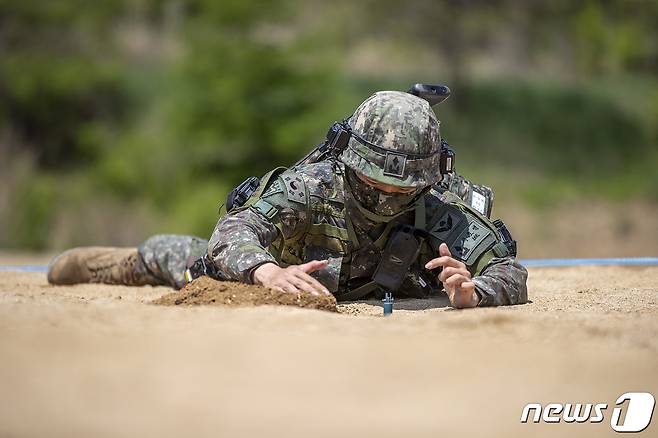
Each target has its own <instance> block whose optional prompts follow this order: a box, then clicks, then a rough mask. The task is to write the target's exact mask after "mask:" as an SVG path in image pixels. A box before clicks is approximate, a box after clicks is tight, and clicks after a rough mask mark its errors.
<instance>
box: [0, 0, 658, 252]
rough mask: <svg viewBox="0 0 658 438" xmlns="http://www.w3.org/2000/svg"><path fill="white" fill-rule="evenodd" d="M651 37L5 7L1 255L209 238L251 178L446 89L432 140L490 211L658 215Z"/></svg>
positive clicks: (614, 26)
mask: <svg viewBox="0 0 658 438" xmlns="http://www.w3.org/2000/svg"><path fill="white" fill-rule="evenodd" d="M656 21H658V6H656V4H655V2H633V1H623V0H618V1H605V2H603V1H602V2H593V1H590V2H570V1H566V0H560V1H555V2H546V3H545V4H544V3H542V4H539V3H537V2H528V4H525V5H523V6H521V5H519V3H518V2H511V1H495V2H491V1H489V2H484V1H447V0H446V1H438V2H436V1H429V0H420V1H416V2H412V3H410V4H405V5H404V7H403V6H401V5H400V4H399V3H397V2H392V1H387V0H384V1H378V2H372V1H366V2H363V3H360V4H353V3H351V2H347V1H338V2H331V4H328V3H325V2H320V1H319V0H313V1H306V2H302V1H301V0H275V1H270V2H260V1H256V0H241V1H233V0H231V1H215V0H161V1H159V0H107V1H104V2H89V1H85V0H61V1H56V2H42V1H36V0H20V1H19V0H0V184H1V187H0V207H2V208H1V211H0V247H19V248H30V249H43V248H48V247H61V246H66V245H69V244H72V243H78V244H79V243H93V242H97V241H98V238H99V236H102V237H103V240H104V242H98V243H114V244H135V243H137V241H138V240H139V239H143V238H145V237H147V235H148V234H150V233H154V232H179V233H193V234H198V235H202V236H207V235H208V234H209V233H210V231H211V229H212V226H213V223H214V222H215V220H216V218H217V210H218V207H219V206H220V204H221V203H222V200H223V199H224V197H225V195H226V193H227V191H228V190H230V188H231V187H233V186H234V185H235V184H237V183H239V182H240V181H241V180H242V179H244V178H245V177H246V176H248V175H252V174H253V175H259V174H262V173H264V172H266V171H267V170H269V169H270V168H271V167H273V166H276V165H287V164H290V163H292V162H294V161H296V160H297V159H298V158H299V157H301V156H302V155H303V154H304V153H305V152H306V151H308V150H309V149H310V148H311V147H312V146H313V145H315V144H316V143H318V142H319V141H321V139H322V137H323V135H324V133H325V132H326V129H327V127H328V126H329V124H330V123H331V122H332V121H334V120H338V119H341V118H343V117H345V116H346V115H348V114H349V112H350V111H351V110H353V108H354V107H355V106H356V105H357V104H358V103H359V102H360V101H362V100H363V99H364V98H366V97H367V96H368V95H369V94H370V93H372V92H373V91H376V90H378V89H406V88H407V87H408V86H409V85H410V84H411V83H413V82H422V81H425V82H434V83H436V82H445V83H448V84H449V85H450V86H451V87H452V88H453V91H454V93H453V97H452V98H451V99H450V100H449V101H447V102H446V103H444V104H442V105H441V106H440V107H439V108H438V109H437V113H438V115H439V118H440V119H441V121H442V132H443V134H444V136H446V138H447V139H448V140H449V141H450V143H451V144H452V145H453V146H454V147H455V149H456V150H457V153H458V168H459V170H460V171H461V172H463V173H465V174H466V175H467V176H469V177H471V178H472V179H474V180H476V181H478V182H481V183H485V184H489V185H493V186H494V187H495V189H496V191H497V192H501V193H508V194H509V196H513V197H517V198H518V199H521V200H523V201H526V202H528V203H529V204H531V205H534V206H539V207H541V206H545V205H547V204H550V203H555V202H559V200H560V199H562V198H563V197H564V196H568V197H571V198H576V199H577V198H578V197H579V196H598V197H603V198H612V199H619V200H624V199H628V198H629V197H639V198H644V199H649V200H653V201H656V200H658V199H657V198H656V196H657V195H656V193H658V173H656V172H655V169H654V168H653V167H654V166H655V163H656V162H658V127H657V120H658V91H657V89H658V88H657V87H656V85H658V79H657V73H658V46H657V43H656V41H658V31H657V30H656V27H655V22H656ZM99 212H100V213H99ZM131 215H132V216H134V217H135V219H134V221H132V222H131V220H130V217H131ZM112 217H116V218H127V219H121V220H119V219H116V220H112V219H111V218H112ZM138 217H139V219H138Z"/></svg>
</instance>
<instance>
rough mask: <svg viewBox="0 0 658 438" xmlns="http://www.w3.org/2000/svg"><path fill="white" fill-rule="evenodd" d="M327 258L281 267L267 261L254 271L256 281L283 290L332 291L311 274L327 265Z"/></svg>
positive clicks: (323, 292) (316, 293) (321, 292)
mask: <svg viewBox="0 0 658 438" xmlns="http://www.w3.org/2000/svg"><path fill="white" fill-rule="evenodd" d="M327 264H328V262H327V260H313V261H310V262H308V263H304V264H302V265H291V266H288V267H287V268H281V267H280V266H277V265H275V264H274V263H266V264H264V265H261V266H259V267H258V268H256V270H255V271H254V283H256V284H260V285H262V286H265V287H269V288H272V289H276V290H279V291H282V292H290V293H298V292H300V291H307V292H310V293H312V294H314V295H319V294H327V295H330V294H331V292H329V291H328V290H327V288H326V287H324V286H323V285H322V283H320V282H319V281H317V280H316V279H315V278H313V277H311V276H310V275H309V274H310V273H311V272H315V271H318V270H320V269H324V268H326V267H327Z"/></svg>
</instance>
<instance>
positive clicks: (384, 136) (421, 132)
mask: <svg viewBox="0 0 658 438" xmlns="http://www.w3.org/2000/svg"><path fill="white" fill-rule="evenodd" d="M349 124H350V127H351V129H352V136H351V138H350V140H349V143H348V145H347V148H346V149H345V151H344V152H343V153H342V154H341V156H340V160H341V161H342V162H343V163H344V164H345V165H346V166H347V167H349V168H351V169H354V170H356V171H359V172H361V173H363V174H364V175H366V176H368V177H370V178H372V179H375V180H377V181H379V182H382V183H385V184H390V185H394V186H401V187H421V188H422V187H428V186H430V185H432V184H434V183H436V182H438V181H440V180H441V173H440V170H439V159H440V154H439V152H440V145H441V136H440V134H439V121H438V120H437V119H436V115H435V114H434V111H433V110H432V107H430V105H429V104H428V103H427V101H426V100H424V99H421V98H419V97H416V96H413V95H411V94H408V93H403V92H400V91H380V92H378V93H375V94H373V95H372V96H370V97H369V98H368V99H366V100H365V101H364V102H363V103H362V104H361V105H360V106H359V107H358V108H357V109H356V111H355V112H354V114H353V115H352V117H351V118H350V122H349Z"/></svg>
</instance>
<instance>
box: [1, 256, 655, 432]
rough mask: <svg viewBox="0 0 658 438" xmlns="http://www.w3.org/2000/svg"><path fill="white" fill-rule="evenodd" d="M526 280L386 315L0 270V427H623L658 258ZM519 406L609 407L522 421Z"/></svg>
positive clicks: (401, 305) (649, 374)
mask: <svg viewBox="0 0 658 438" xmlns="http://www.w3.org/2000/svg"><path fill="white" fill-rule="evenodd" d="M529 286H530V295H531V300H532V303H530V304H527V305H523V306H513V307H507V308H498V309H475V310H465V311H456V310H452V309H450V308H448V307H446V302H445V300H442V299H436V300H424V301H423V300H411V301H398V302H396V311H395V313H394V315H393V316H392V317H389V318H383V317H381V316H380V315H381V307H380V306H379V303H350V304H341V305H339V310H340V311H341V313H338V314H336V313H330V312H324V311H318V310H304V309H297V308H288V307H270V306H264V307H255V308H237V309H236V308H222V307H211V306H193V307H182V306H156V305H152V304H149V302H150V301H152V300H154V299H156V298H159V297H160V296H162V295H164V294H166V293H169V292H171V290H169V289H166V288H152V287H142V288H127V287H115V286H104V285H80V286H74V287H51V286H49V285H47V284H46V280H45V275H44V274H38V273H17V272H0V388H1V390H2V396H1V398H0V400H1V401H0V437H2V438H4V437H11V438H13V437H38V436H48V437H67V438H68V437H122V436H125V437H128V436H130V437H132V436H138V437H158V438H164V437H180V436H192V437H218V436H230V437H235V436H282V437H337V436H360V437H363V436H374V437H400V436H428V437H439V436H510V437H527V436H537V437H549V436H550V437H554V436H560V437H563V436H578V437H599V436H614V435H616V433H614V432H613V431H612V430H611V428H610V425H609V422H610V418H611V414H612V407H613V406H614V403H615V400H616V398H617V397H618V396H619V395H621V394H622V393H625V392H628V391H647V392H651V393H653V394H654V396H658V336H657V334H658V268H656V267H653V268H621V267H606V268H594V267H592V268H552V269H547V268H543V269H542V268H538V269H533V270H531V271H530V279H529ZM529 402H538V403H542V404H544V405H545V404H547V403H550V402H561V403H575V402H580V403H587V402H591V403H608V404H609V408H608V410H607V411H606V412H605V413H606V417H605V421H603V423H600V424H590V423H586V424H565V423H560V424H557V425H555V424H550V425H549V424H532V423H531V424H520V422H519V418H520V415H521V410H522V408H523V406H524V405H525V404H526V403H529ZM656 416H658V415H654V417H656ZM656 423H658V420H656V419H655V418H654V421H653V424H651V425H650V426H649V427H648V428H647V429H646V430H645V431H644V432H642V433H641V434H640V435H639V436H658V424H656Z"/></svg>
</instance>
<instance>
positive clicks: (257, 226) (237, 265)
mask: <svg viewBox="0 0 658 438" xmlns="http://www.w3.org/2000/svg"><path fill="white" fill-rule="evenodd" d="M291 175H293V177H295V175H294V173H292V172H284V173H283V174H282V175H281V177H280V178H278V179H276V180H274V181H273V182H272V183H271V184H270V185H268V186H267V187H266V189H265V191H264V193H263V194H262V196H261V197H260V198H257V199H252V200H250V201H249V202H248V205H249V206H248V207H247V208H245V209H243V210H241V211H237V212H232V213H229V214H227V215H226V216H224V217H223V218H221V219H220V220H219V221H218V222H217V225H216V226H215V230H214V231H213V233H212V236H211V238H210V242H209V243H208V255H209V256H210V258H211V259H212V260H213V262H214V264H215V266H216V267H217V269H218V270H220V271H221V272H222V273H223V274H224V275H225V276H226V277H228V278H230V279H232V280H237V281H241V282H244V283H252V282H253V279H252V273H253V271H254V270H255V269H256V268H257V267H259V266H261V265H263V264H265V263H276V264H279V260H277V257H276V256H275V255H274V254H272V253H271V252H270V250H269V248H270V247H271V245H272V243H274V242H276V241H277V239H279V238H281V239H282V240H283V241H284V240H288V239H293V238H295V237H296V236H299V235H300V234H301V232H302V231H303V229H304V224H305V220H306V217H307V215H306V206H307V199H308V196H307V193H306V188H305V185H304V183H303V181H301V178H300V179H292V181H293V185H294V187H295V188H298V189H299V190H298V191H296V192H295V193H294V194H293V195H290V194H289V191H287V184H288V185H290V181H291V179H290V176H291ZM285 178H289V179H288V181H285ZM284 181H285V182H284ZM300 181H301V182H300ZM295 183H296V184H295ZM280 244H281V245H283V242H281V243H280Z"/></svg>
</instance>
